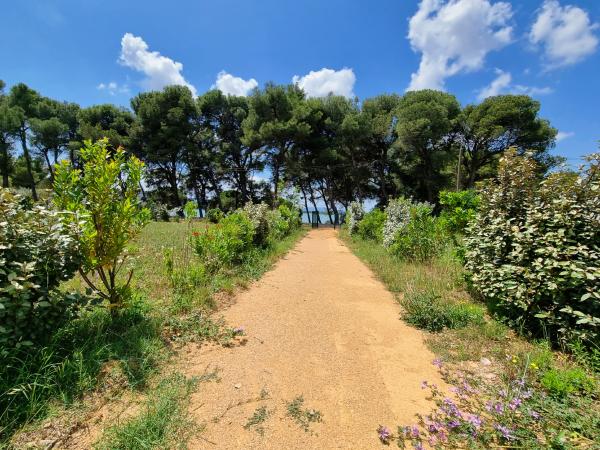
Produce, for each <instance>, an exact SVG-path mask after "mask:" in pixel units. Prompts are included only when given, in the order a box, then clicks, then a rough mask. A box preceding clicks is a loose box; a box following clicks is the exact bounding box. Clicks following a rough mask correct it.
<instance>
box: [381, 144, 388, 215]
mask: <svg viewBox="0 0 600 450" xmlns="http://www.w3.org/2000/svg"><path fill="white" fill-rule="evenodd" d="M385 163H386V158H385V153H382V154H381V158H380V160H379V180H380V181H379V182H380V183H381V184H380V186H379V190H380V192H381V204H382V205H387V202H388V195H387V187H386V185H385V184H386V183H385Z"/></svg>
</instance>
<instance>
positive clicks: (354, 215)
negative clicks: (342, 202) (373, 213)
mask: <svg viewBox="0 0 600 450" xmlns="http://www.w3.org/2000/svg"><path fill="white" fill-rule="evenodd" d="M364 215H365V210H364V208H363V206H362V205H361V204H360V203H359V202H352V203H350V205H348V209H347V211H346V225H347V227H348V233H350V235H353V234H356V232H357V231H358V224H359V223H360V221H361V220H362V218H363V216H364Z"/></svg>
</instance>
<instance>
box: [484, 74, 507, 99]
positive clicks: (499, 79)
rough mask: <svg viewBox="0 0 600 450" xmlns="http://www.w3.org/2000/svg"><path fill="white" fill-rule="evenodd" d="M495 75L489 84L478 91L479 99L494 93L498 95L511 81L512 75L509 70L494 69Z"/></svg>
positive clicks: (491, 95)
mask: <svg viewBox="0 0 600 450" xmlns="http://www.w3.org/2000/svg"><path fill="white" fill-rule="evenodd" d="M496 75H497V76H496V78H494V80H493V81H492V82H491V83H490V84H489V85H487V86H486V87H484V88H483V89H482V90H481V91H479V95H478V96H477V98H478V99H479V100H483V99H485V98H488V97H493V96H494V95H500V94H501V93H502V92H503V91H505V90H506V89H507V88H508V87H509V86H510V83H511V82H512V75H511V74H510V73H509V72H504V71H502V70H500V69H496Z"/></svg>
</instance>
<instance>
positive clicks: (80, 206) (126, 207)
mask: <svg viewBox="0 0 600 450" xmlns="http://www.w3.org/2000/svg"><path fill="white" fill-rule="evenodd" d="M79 157H80V159H81V162H82V164H83V169H77V168H75V167H73V166H72V165H71V163H70V162H69V161H68V160H63V161H61V163H60V164H59V165H57V166H56V170H55V174H54V203H55V204H56V205H57V206H58V207H59V208H61V209H64V210H66V211H68V212H69V213H70V214H68V215H63V219H64V220H65V222H66V223H69V224H72V225H76V226H77V227H78V238H79V245H80V248H81V254H82V257H83V269H82V270H81V271H80V272H81V276H82V277H83V279H84V280H85V281H86V282H87V283H88V285H89V286H90V287H91V288H92V289H93V290H94V292H95V293H96V294H97V295H99V296H100V297H101V298H102V299H104V300H106V301H107V303H108V307H109V308H110V309H111V310H112V311H116V310H118V309H120V308H123V306H124V301H125V300H126V298H127V296H128V290H129V282H130V281H131V276H132V274H133V272H132V271H130V272H129V275H128V276H127V278H126V281H125V282H124V283H121V282H120V280H119V279H117V275H118V273H119V271H120V270H121V269H122V267H123V264H124V261H125V256H126V253H125V247H126V246H127V244H128V243H129V241H130V240H131V239H133V238H134V237H135V236H137V235H138V233H139V232H140V231H141V230H142V228H143V227H144V226H145V225H146V223H147V222H148V220H149V219H150V211H148V210H147V209H145V208H142V206H141V202H140V200H139V193H140V181H141V177H142V170H143V167H144V164H143V163H142V162H141V161H140V160H139V159H137V158H136V157H134V156H127V155H126V154H125V151H124V150H123V148H122V147H119V148H118V149H117V150H115V151H110V150H109V144H108V139H106V138H104V139H100V140H99V141H97V142H96V143H92V142H91V141H86V142H85V145H84V147H83V148H82V149H81V150H80V154H79ZM90 272H93V273H95V274H96V275H97V276H98V278H99V280H100V281H101V283H102V284H101V285H100V284H99V283H98V282H93V281H92V280H91V278H90V277H89V276H88V275H89V273H90Z"/></svg>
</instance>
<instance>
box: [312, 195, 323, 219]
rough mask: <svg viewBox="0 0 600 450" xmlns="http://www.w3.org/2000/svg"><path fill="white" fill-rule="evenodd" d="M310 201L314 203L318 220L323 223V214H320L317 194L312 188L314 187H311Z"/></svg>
mask: <svg viewBox="0 0 600 450" xmlns="http://www.w3.org/2000/svg"><path fill="white" fill-rule="evenodd" d="M310 202H311V203H312V205H313V208H314V210H315V212H316V213H317V222H319V223H323V222H322V221H321V214H319V209H318V208H317V202H316V201H315V194H314V192H313V190H312V187H310Z"/></svg>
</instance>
